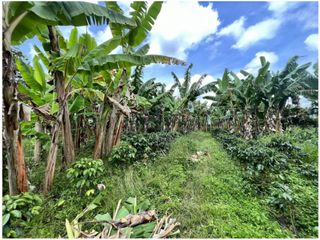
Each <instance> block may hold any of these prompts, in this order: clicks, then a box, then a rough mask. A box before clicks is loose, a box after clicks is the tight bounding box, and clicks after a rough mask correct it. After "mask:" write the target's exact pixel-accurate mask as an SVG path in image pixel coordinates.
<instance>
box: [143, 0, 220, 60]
mask: <svg viewBox="0 0 320 240" xmlns="http://www.w3.org/2000/svg"><path fill="white" fill-rule="evenodd" d="M219 24H220V22H219V19H218V13H217V11H215V10H213V9H212V4H211V3H210V4H209V5H208V6H207V7H204V6H201V5H199V3H197V2H195V1H190V2H189V1H188V2H187V1H184V2H178V1H169V2H165V3H164V4H163V5H162V9H161V12H160V14H159V16H158V18H157V20H156V22H155V25H154V27H153V29H152V31H151V33H150V41H149V42H150V43H151V45H150V51H149V53H153V54H165V55H169V56H172V57H178V58H181V59H184V60H185V59H186V58H187V50H189V49H191V48H192V47H193V46H194V45H196V44H198V43H199V42H201V41H202V40H204V39H206V38H207V37H209V36H210V35H211V34H214V33H215V32H216V31H217V27H218V25H219Z"/></svg>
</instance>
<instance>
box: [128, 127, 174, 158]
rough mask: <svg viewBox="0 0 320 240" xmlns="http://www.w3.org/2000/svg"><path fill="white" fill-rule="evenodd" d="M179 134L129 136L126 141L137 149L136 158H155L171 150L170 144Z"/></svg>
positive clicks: (164, 133) (154, 133) (159, 133)
mask: <svg viewBox="0 0 320 240" xmlns="http://www.w3.org/2000/svg"><path fill="white" fill-rule="evenodd" d="M177 136H179V133H175V132H153V133H145V134H141V133H140V134H128V135H125V136H124V140H125V141H127V142H129V143H130V144H131V145H132V146H133V147H134V148H135V149H137V154H136V158H137V159H143V158H155V157H156V156H158V155H159V154H161V153H166V152H167V151H168V150H169V147H170V143H171V142H172V140H174V139H175V138H176V137H177Z"/></svg>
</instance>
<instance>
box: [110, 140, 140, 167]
mask: <svg viewBox="0 0 320 240" xmlns="http://www.w3.org/2000/svg"><path fill="white" fill-rule="evenodd" d="M136 153H137V149H136V148H134V147H133V146H132V145H131V144H130V143H128V142H126V141H122V142H121V143H120V144H119V145H118V146H116V147H114V148H113V149H112V152H111V156H110V160H111V161H112V162H114V163H132V162H134V160H136Z"/></svg>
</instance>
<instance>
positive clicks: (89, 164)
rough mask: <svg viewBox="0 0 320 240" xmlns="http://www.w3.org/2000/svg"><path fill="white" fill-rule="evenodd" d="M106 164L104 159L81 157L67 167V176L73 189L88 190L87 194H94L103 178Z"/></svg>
mask: <svg viewBox="0 0 320 240" xmlns="http://www.w3.org/2000/svg"><path fill="white" fill-rule="evenodd" d="M103 173H104V166H103V162H102V160H94V159H91V158H81V159H80V160H78V161H76V162H75V163H74V164H73V165H72V166H71V167H70V168H69V169H67V178H68V179H69V180H70V182H71V185H72V186H73V189H75V190H76V191H77V192H80V193H83V192H84V191H87V192H86V195H92V194H93V193H94V192H95V190H94V189H96V188H97V184H99V183H101V179H102V178H103V175H104V174H103Z"/></svg>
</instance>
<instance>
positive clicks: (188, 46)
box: [20, 1, 318, 85]
mask: <svg viewBox="0 0 320 240" xmlns="http://www.w3.org/2000/svg"><path fill="white" fill-rule="evenodd" d="M99 4H102V3H99ZM119 4H120V6H121V7H122V8H123V9H124V10H125V12H126V14H128V12H129V4H130V2H125V1H121V2H119ZM317 13H318V4H317V2H283V1H277V2H200V3H198V2H196V1H183V2H178V1H169V2H166V3H164V4H163V7H162V11H161V12H160V15H159V17H158V19H157V21H156V23H155V25H154V27H153V29H152V31H151V33H150V36H149V39H148V40H149V42H150V44H151V49H150V53H154V54H165V55H168V56H173V57H177V58H180V59H183V60H185V61H186V62H187V63H188V64H189V63H193V64H194V67H193V70H192V74H193V79H194V80H196V79H197V78H199V77H200V75H202V74H204V73H206V74H208V77H207V79H206V80H205V81H204V83H206V82H210V81H212V80H213V79H216V78H218V77H220V76H221V75H222V72H223V71H224V69H225V68H228V69H231V70H233V71H234V72H236V73H239V71H240V69H246V70H248V71H251V72H253V73H254V72H255V71H256V70H257V68H258V67H259V61H258V57H259V56H260V55H264V56H265V57H266V58H267V60H268V61H270V62H271V68H272V69H273V70H277V69H281V68H282V67H283V66H284V65H285V63H286V62H287V60H288V59H289V58H290V57H291V56H293V55H299V56H301V59H300V62H301V63H305V62H308V61H311V62H316V61H317V56H318V46H317V45H318V44H317V39H318V14H317ZM61 31H62V33H63V34H64V35H65V36H68V34H69V33H70V31H71V27H63V28H61ZM86 31H88V32H89V33H90V34H92V35H93V36H94V37H96V39H97V41H98V43H102V42H103V41H106V40H108V39H109V38H110V37H111V33H110V30H109V29H108V27H107V26H90V27H88V28H86V27H82V28H80V32H86ZM33 44H38V41H37V40H36V39H32V40H28V41H26V42H25V43H24V44H23V45H22V46H20V49H21V50H22V51H23V52H24V53H25V54H26V55H27V56H29V57H30V56H32V54H33V51H32V45H33ZM185 69H186V67H183V66H163V65H162V66H160V65H152V66H148V67H146V69H145V79H146V80H147V79H149V78H152V77H156V78H157V79H158V81H161V82H164V83H166V84H168V85H170V84H172V82H173V79H172V77H171V71H174V72H175V73H176V74H177V75H178V76H181V77H183V74H184V72H185Z"/></svg>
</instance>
